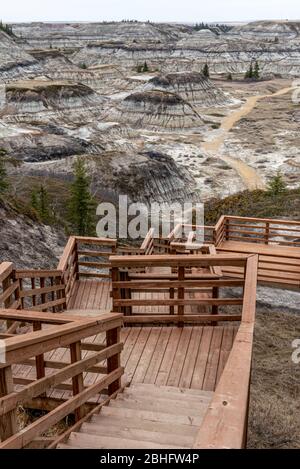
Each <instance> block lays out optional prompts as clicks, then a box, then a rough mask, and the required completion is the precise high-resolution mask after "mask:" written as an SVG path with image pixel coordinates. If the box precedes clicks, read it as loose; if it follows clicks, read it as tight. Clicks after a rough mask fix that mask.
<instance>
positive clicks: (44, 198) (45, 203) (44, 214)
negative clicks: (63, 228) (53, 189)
mask: <svg viewBox="0 0 300 469" xmlns="http://www.w3.org/2000/svg"><path fill="white" fill-rule="evenodd" d="M39 199H40V200H39V203H40V215H41V219H42V221H43V222H45V223H46V222H49V221H50V218H51V215H50V211H51V210H50V203H49V196H48V192H47V189H46V188H45V187H44V186H41V187H40V190H39Z"/></svg>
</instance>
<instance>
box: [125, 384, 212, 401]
mask: <svg viewBox="0 0 300 469" xmlns="http://www.w3.org/2000/svg"><path fill="white" fill-rule="evenodd" d="M165 387H166V386H163V387H160V386H151V385H150V386H149V387H148V386H147V388H144V387H143V386H139V385H135V384H131V385H130V386H129V387H127V388H125V390H124V392H123V395H126V396H129V395H134V396H145V397H156V396H160V397H162V398H166V399H170V400H175V401H177V400H180V402H190V403H194V402H210V401H211V399H212V396H213V392H211V391H202V390H199V391H198V390H195V391H197V393H195V394H194V393H187V392H185V391H194V389H180V388H172V387H170V388H169V389H167V390H165V389H164V388H165ZM178 391H179V392H178Z"/></svg>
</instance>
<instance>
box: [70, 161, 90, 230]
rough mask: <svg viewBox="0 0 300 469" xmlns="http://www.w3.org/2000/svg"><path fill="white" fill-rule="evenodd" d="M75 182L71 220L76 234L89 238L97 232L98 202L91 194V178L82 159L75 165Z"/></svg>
mask: <svg viewBox="0 0 300 469" xmlns="http://www.w3.org/2000/svg"><path fill="white" fill-rule="evenodd" d="M73 169H74V176H75V179H74V182H73V184H72V186H71V198H70V202H69V219H70V222H71V224H72V227H73V229H74V232H75V234H77V235H79V236H88V235H91V234H94V232H95V218H96V217H95V212H96V201H95V200H94V198H93V196H92V194H91V192H90V178H89V176H88V174H87V172H86V168H85V165H84V162H83V160H82V159H77V160H76V162H75V163H74V165H73Z"/></svg>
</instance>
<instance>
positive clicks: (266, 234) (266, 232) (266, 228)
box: [265, 222, 270, 244]
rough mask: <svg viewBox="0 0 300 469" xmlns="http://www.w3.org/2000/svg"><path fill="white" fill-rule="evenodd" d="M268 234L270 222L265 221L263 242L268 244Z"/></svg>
mask: <svg viewBox="0 0 300 469" xmlns="http://www.w3.org/2000/svg"><path fill="white" fill-rule="evenodd" d="M269 236H270V223H269V222H266V227H265V244H269Z"/></svg>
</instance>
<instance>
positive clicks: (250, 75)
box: [245, 62, 253, 80]
mask: <svg viewBox="0 0 300 469" xmlns="http://www.w3.org/2000/svg"><path fill="white" fill-rule="evenodd" d="M245 79H246V80H247V79H249V80H252V79H253V65H252V62H251V64H250V67H249V70H247V72H246V74H245Z"/></svg>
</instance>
